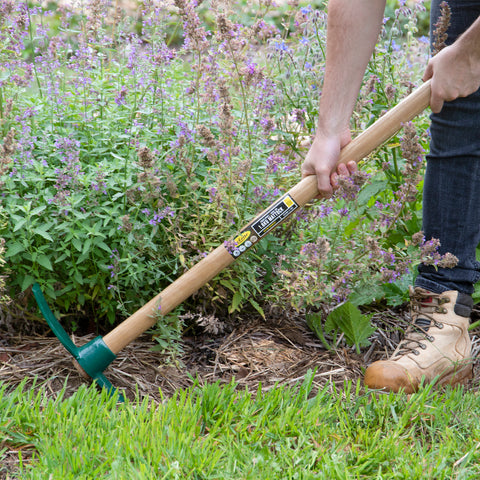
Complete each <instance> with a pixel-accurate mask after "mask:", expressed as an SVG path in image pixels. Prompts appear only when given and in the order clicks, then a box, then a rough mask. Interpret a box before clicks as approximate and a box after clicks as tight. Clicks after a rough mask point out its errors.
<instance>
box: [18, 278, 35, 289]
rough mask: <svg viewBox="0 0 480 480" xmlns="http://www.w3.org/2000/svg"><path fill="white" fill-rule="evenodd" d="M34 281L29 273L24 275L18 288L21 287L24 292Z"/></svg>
mask: <svg viewBox="0 0 480 480" xmlns="http://www.w3.org/2000/svg"><path fill="white" fill-rule="evenodd" d="M34 283H35V278H33V277H32V276H31V275H25V276H24V277H23V280H22V285H21V286H20V288H21V289H22V292H24V291H25V290H26V289H27V288H28V287H30V286H31V285H33V284H34Z"/></svg>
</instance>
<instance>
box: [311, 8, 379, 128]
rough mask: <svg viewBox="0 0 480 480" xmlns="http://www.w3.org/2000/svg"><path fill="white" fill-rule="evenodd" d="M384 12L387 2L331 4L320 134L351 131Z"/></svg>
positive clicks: (320, 113) (319, 126)
mask: <svg viewBox="0 0 480 480" xmlns="http://www.w3.org/2000/svg"><path fill="white" fill-rule="evenodd" d="M384 9H385V0H330V2H329V4H328V27H327V59H326V68H325V77H324V84H323V89H322V96H321V99H320V111H319V124H318V131H322V132H323V133H325V134H337V133H338V132H340V131H342V130H345V129H346V128H348V125H349V120H350V117H351V114H352V112H353V108H354V106H355V101H356V99H357V96H358V92H359V89H360V85H361V82H362V79H363V75H364V73H365V69H366V67H367V64H368V61H369V60H370V57H371V55H372V52H373V49H374V47H375V43H376V41H377V39H378V34H379V32H380V29H381V25H382V19H383V13H384Z"/></svg>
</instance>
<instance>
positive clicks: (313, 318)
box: [305, 313, 333, 350]
mask: <svg viewBox="0 0 480 480" xmlns="http://www.w3.org/2000/svg"><path fill="white" fill-rule="evenodd" d="M305 319H306V321H307V325H308V328H310V330H311V331H312V332H313V333H314V334H315V335H316V336H317V337H318V338H319V339H320V340H321V342H322V343H323V345H324V347H325V348H326V349H327V350H331V349H332V348H333V347H332V345H330V344H329V343H328V342H327V339H326V338H325V335H324V333H323V328H322V315H321V314H320V313H309V314H307V315H306V316H305Z"/></svg>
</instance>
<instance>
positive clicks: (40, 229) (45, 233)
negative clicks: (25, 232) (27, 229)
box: [33, 227, 53, 242]
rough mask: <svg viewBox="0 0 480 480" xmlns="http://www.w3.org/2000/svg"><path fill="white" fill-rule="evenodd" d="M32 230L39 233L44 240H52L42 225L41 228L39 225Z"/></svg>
mask: <svg viewBox="0 0 480 480" xmlns="http://www.w3.org/2000/svg"><path fill="white" fill-rule="evenodd" d="M33 232H34V233H36V234H37V235H40V236H41V237H43V238H44V239H45V240H48V241H49V242H53V238H52V236H51V235H50V234H49V233H48V232H46V231H45V229H44V228H43V227H42V228H41V227H38V228H35V229H34V230H33Z"/></svg>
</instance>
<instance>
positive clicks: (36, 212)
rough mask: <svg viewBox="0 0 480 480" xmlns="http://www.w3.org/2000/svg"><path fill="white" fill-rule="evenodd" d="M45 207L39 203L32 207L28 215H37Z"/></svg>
mask: <svg viewBox="0 0 480 480" xmlns="http://www.w3.org/2000/svg"><path fill="white" fill-rule="evenodd" d="M46 208H47V206H46V205H40V206H39V207H37V208H34V209H33V210H32V211H31V212H30V215H39V214H40V213H42V212H43V211H44V210H45V209H46Z"/></svg>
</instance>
